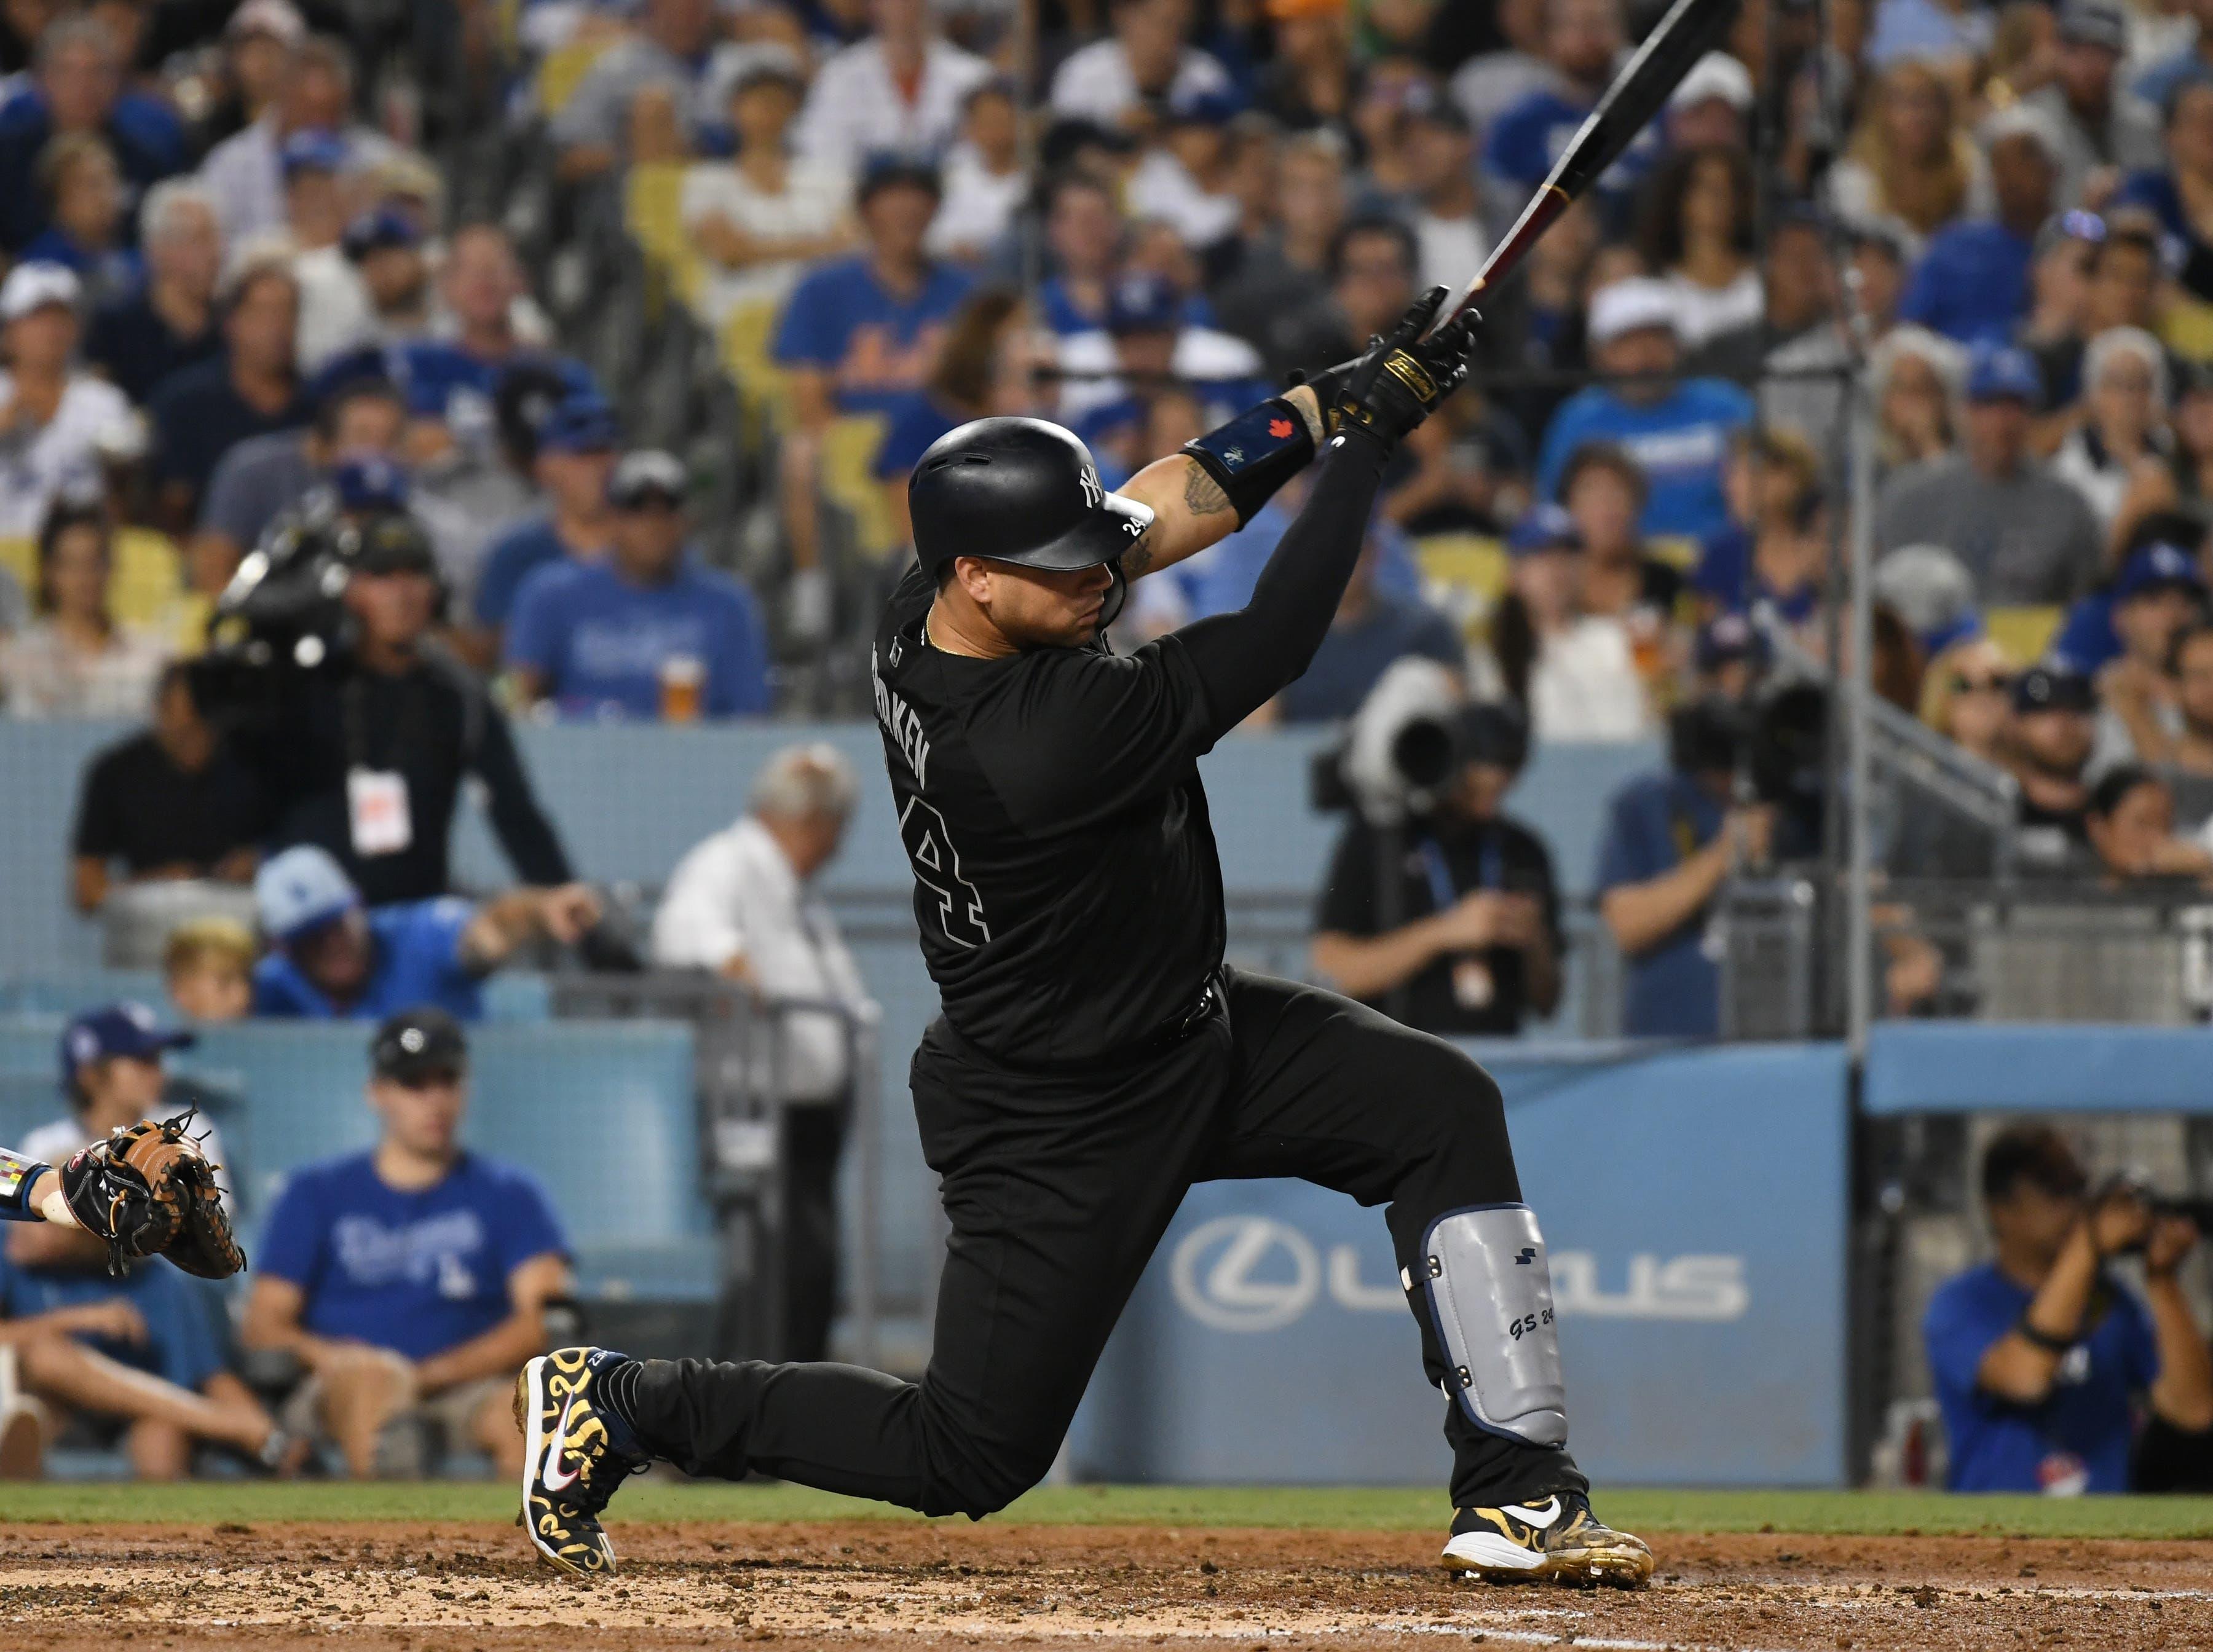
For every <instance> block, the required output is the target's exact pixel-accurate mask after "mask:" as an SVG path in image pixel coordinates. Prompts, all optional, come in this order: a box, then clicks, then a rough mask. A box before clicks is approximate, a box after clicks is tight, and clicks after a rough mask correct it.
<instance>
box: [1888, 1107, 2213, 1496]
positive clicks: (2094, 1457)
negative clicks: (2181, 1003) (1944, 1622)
mask: <svg viewBox="0 0 2213 1652" xmlns="http://www.w3.org/2000/svg"><path fill="white" fill-rule="evenodd" d="M2089 1188H2090V1183H2089V1178H2088V1175H2087V1174H2086V1173H2084V1171H2083V1168H2082V1161H2081V1160H2079V1159H2078V1158H2076V1155H2075V1151H2074V1149H2072V1148H2071V1147H2070V1146H2069V1145H2068V1143H2067V1141H2066V1138H2065V1137H2063V1136H2061V1135H2060V1134H2059V1132H2058V1131H2056V1130H2054V1129H2052V1128H2051V1126H2050V1125H2035V1124H2024V1125H2014V1126H2012V1127H2011V1128H2010V1129H2008V1130H2005V1131H2001V1132H2000V1133H1999V1134H1998V1135H1997V1137H1994V1138H1992V1140H1991V1142H1990V1146H1989V1147H1988V1148H1987V1149H1985V1150H1984V1154H1983V1167H1982V1192H1983V1205H1984V1213H1985V1215H1986V1216H1987V1217H1988V1220H1989V1222H1990V1237H1991V1239H1992V1241H1994V1243H1995V1246H1996V1250H1997V1254H1996V1255H1995V1256H1994V1257H1992V1259H1990V1261H1988V1262H1984V1263H1983V1264H1982V1265H1979V1266H1977V1267H1973V1268H1970V1269H1969V1270H1967V1271H1966V1272H1965V1273H1963V1274H1960V1276H1959V1277H1956V1278H1954V1279H1952V1280H1950V1281H1948V1282H1947V1283H1945V1284H1944V1285H1943V1286H1942V1287H1941V1288H1939V1289H1938V1290H1937V1292H1936V1295H1935V1296H1934V1297H1933V1298H1931V1299H1930V1303H1929V1311H1928V1314H1927V1315H1926V1317H1925V1318H1924V1320H1923V1325H1922V1330H1923V1339H1924V1340H1925V1342H1926V1344H1927V1345H1928V1349H1929V1364H1930V1373H1931V1375H1932V1376H1933V1377H1934V1379H1935V1381H1936V1399H1937V1403H1938V1404H1939V1405H1941V1406H1942V1408H1943V1413H1944V1429H1945V1434H1946V1436H1947V1438H1948V1442H1949V1446H1950V1452H1951V1458H1950V1469H1949V1471H1948V1476H1947V1484H1948V1486H1949V1487H1950V1489H1951V1490H1954V1491H2041V1492H2045V1493H2053V1492H2060V1493H2064V1492H2071V1491H2125V1490H2129V1488H2130V1468H2129V1464H2130V1454H2131V1443H2132V1441H2133V1440H2134V1436H2135V1435H2136V1431H2137V1430H2136V1416H2135V1401H2136V1399H2137V1396H2139V1395H2141V1396H2143V1399H2145V1401H2146V1402H2147V1405H2148V1409H2149V1419H2148V1421H2149V1426H2148V1427H2147V1429H2146V1431H2145V1438H2144V1446H2145V1448H2146V1449H2145V1451H2144V1452H2143V1454H2142V1457H2141V1460H2140V1466H2139V1478H2149V1477H2152V1476H2155V1477H2158V1478H2161V1480H2162V1481H2164V1480H2165V1479H2167V1478H2168V1476H2167V1472H2166V1471H2167V1470H2169V1469H2171V1467H2172V1466H2173V1463H2172V1462H2171V1461H2168V1460H2162V1459H2163V1458H2165V1457H2169V1456H2172V1455H2174V1454H2179V1452H2180V1451H2182V1450H2187V1449H2190V1448H2191V1447H2192V1445H2193V1444H2194V1445H2195V1448H2196V1450H2197V1452H2198V1454H2199V1455H2200V1456H2201V1457H2202V1455H2203V1450H2204V1442H2203V1440H2202V1438H2201V1439H2199V1440H2198V1441H2196V1442H2192V1439H2191V1436H2204V1434H2205V1432H2206V1431H2207V1430H2208V1429H2213V1356H2209V1354H2208V1350H2207V1346H2206V1340H2205V1337H2204V1333H2203V1332H2200V1331H2199V1329H2198V1324H2197V1321H2196V1320H2195V1319H2194V1318H2193V1317H2192V1314H2191V1310H2190V1303H2189V1301H2188V1298H2187V1297H2186V1295H2185V1294H2184V1292H2183V1289H2182V1287H2181V1284H2180V1283H2179V1280H2178V1278H2177V1271H2178V1270H2179V1268H2180V1266H2181V1265H2182V1262H2183V1259H2185V1258H2186V1257H2187V1256H2188V1255H2189V1253H2190V1252H2191V1250H2192V1247H2194V1246H2196V1244H2197V1243H2198V1227H2197V1224H2196V1223H2195V1222H2193V1221H2192V1219H2191V1218H2190V1216H2188V1215H2186V1214H2184V1213H2183V1212H2181V1211H2179V1210H2173V1209H2162V1208H2161V1207H2160V1206H2159V1205H2158V1204H2155V1202H2154V1201H2153V1200H2152V1199H2150V1198H2148V1197H2147V1196H2146V1194H2145V1193H2144V1192H2143V1189H2142V1188H2141V1187H2138V1186H2134V1185H2132V1184H2130V1183H2127V1182H2117V1183H2114V1184H2112V1185H2111V1186H2108V1187H2106V1189H2105V1190H2104V1191H2103V1192H2100V1193H2098V1194H2097V1195H2095V1196H2093V1195H2092V1194H2091V1192H2090V1191H2089ZM2130 1255H2137V1256H2140V1257H2141V1258H2142V1259H2143V1277H2144V1289H2143V1296H2142V1297H2141V1298H2139V1297H2138V1296H2137V1294H2136V1293H2135V1292H2133V1291H2131V1290H2130V1289H2128V1288H2127V1287H2126V1286H2125V1285H2123V1284H2122V1283H2120V1282H2119V1280H2117V1279H2115V1278H2114V1277H2112V1273H2111V1272H2110V1271H2109V1266H2110V1265H2111V1264H2112V1263H2113V1262H2114V1261H2115V1260H2117V1259H2119V1258H2121V1257H2124V1256H2130ZM2162 1438H2163V1439H2164V1440H2165V1441H2166V1442H2167V1447H2166V1448H2165V1450H2164V1451H2162V1450H2161V1448H2160V1446H2159V1444H2158V1442H2159V1441H2160V1440H2161V1439H2162ZM2147 1471H2149V1476H2148V1475H2147V1473H2146V1472H2147Z"/></svg>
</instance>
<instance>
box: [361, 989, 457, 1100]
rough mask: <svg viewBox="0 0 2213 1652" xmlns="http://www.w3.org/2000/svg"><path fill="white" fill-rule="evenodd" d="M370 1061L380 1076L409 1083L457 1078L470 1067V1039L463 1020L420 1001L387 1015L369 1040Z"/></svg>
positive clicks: (374, 1070) (411, 1084)
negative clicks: (462, 1024) (463, 1029)
mask: <svg viewBox="0 0 2213 1652" xmlns="http://www.w3.org/2000/svg"><path fill="white" fill-rule="evenodd" d="M468 1066H469V1039H468V1034H467V1033H465V1032H463V1031H462V1029H461V1024H460V1022H459V1021H455V1020H454V1018H453V1016H451V1015H448V1014H447V1013H446V1011H444V1010H442V1009H439V1008H438V1007H437V1006H436V1004H418V1005H417V1006H416V1007H415V1008H414V1009H403V1010H401V1011H400V1012H399V1014H398V1015H392V1016H389V1017H387V1019H386V1020H385V1021H384V1023H383V1024H382V1025H381V1026H380V1027H378V1028H377V1029H376V1034H375V1037H373V1038H372V1039H369V1068H370V1070H371V1071H373V1072H375V1075H376V1076H378V1077H379V1078H388V1079H391V1080H393V1082H397V1083H400V1084H405V1085H408V1086H411V1087H412V1086H415V1085H419V1084H421V1083H422V1082H424V1081H425V1080H427V1079H432V1078H456V1077H459V1076H460V1075H461V1074H463V1073H465V1072H466V1071H467V1070H468Z"/></svg>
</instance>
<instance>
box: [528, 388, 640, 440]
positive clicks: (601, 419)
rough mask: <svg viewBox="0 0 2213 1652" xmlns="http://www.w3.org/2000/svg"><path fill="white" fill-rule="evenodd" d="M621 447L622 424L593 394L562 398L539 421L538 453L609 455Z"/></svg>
mask: <svg viewBox="0 0 2213 1652" xmlns="http://www.w3.org/2000/svg"><path fill="white" fill-rule="evenodd" d="M621 446H622V421H621V420H619V418H616V417H615V410H614V407H613V404H611V403H610V402H609V401H608V400H607V398H606V397H605V396H602V395H600V393H598V392H597V391H593V390H582V391H578V392H576V393H574V394H572V395H567V396H564V397H563V398H562V399H560V400H558V401H557V402H555V403H554V404H553V405H552V406H551V407H549V408H547V409H546V417H545V418H543V419H541V420H540V421H539V425H538V450H539V452H540V453H613V451H614V450H615V449H616V448H619V447H621Z"/></svg>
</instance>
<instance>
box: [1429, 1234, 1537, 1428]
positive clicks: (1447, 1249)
mask: <svg viewBox="0 0 2213 1652" xmlns="http://www.w3.org/2000/svg"><path fill="white" fill-rule="evenodd" d="M1422 1258H1423V1266H1424V1270H1425V1271H1426V1273H1427V1275H1428V1277H1427V1278H1426V1279H1425V1280H1424V1283H1425V1284H1427V1286H1428V1287H1429V1293H1430V1311H1431V1312H1432V1313H1433V1314H1435V1315H1436V1326H1437V1336H1438V1338H1439V1340H1441V1341H1442V1343H1443V1344H1444V1346H1445V1356H1446V1357H1447V1358H1448V1359H1449V1360H1450V1361H1451V1362H1452V1372H1451V1375H1450V1378H1449V1381H1450V1382H1451V1384H1452V1386H1453V1391H1454V1397H1455V1398H1457V1399H1459V1401H1460V1405H1462V1406H1463V1407H1464V1408H1465V1409H1466V1412H1467V1415H1468V1417H1469V1419H1470V1420H1471V1421H1472V1422H1473V1423H1475V1424H1476V1425H1477V1426H1478V1428H1483V1429H1489V1430H1490V1431H1491V1433H1493V1434H1507V1435H1512V1436H1515V1438H1517V1439H1521V1440H1526V1441H1527V1442H1529V1443H1530V1444H1531V1445H1534V1446H1557V1445H1561V1444H1564V1442H1566V1440H1567V1437H1568V1399H1567V1391H1566V1388H1565V1387H1564V1385H1563V1384H1562V1382H1561V1381H1560V1343H1559V1337H1558V1331H1557V1329H1556V1327H1555V1326H1553V1323H1552V1270H1551V1269H1550V1268H1549V1267H1548V1266H1546V1265H1545V1241H1544V1236H1543V1235H1542V1234H1539V1232H1538V1231H1537V1217H1536V1215H1535V1213H1534V1212H1533V1211H1532V1210H1530V1209H1529V1207H1528V1206H1527V1205H1526V1204H1488V1205H1483V1206H1480V1207H1478V1208H1477V1209H1475V1210H1454V1211H1453V1212H1452V1213H1451V1214H1449V1215H1448V1216H1440V1217H1438V1218H1437V1220H1436V1221H1435V1222H1432V1223H1430V1230H1429V1232H1428V1233H1427V1234H1424V1236H1423V1241H1422Z"/></svg>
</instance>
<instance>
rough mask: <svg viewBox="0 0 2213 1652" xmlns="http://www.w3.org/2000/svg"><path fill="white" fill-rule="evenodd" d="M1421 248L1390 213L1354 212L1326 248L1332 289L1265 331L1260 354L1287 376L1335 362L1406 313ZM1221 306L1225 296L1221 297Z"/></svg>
mask: <svg viewBox="0 0 2213 1652" xmlns="http://www.w3.org/2000/svg"><path fill="white" fill-rule="evenodd" d="M1420 259H1421V248H1420V247H1419V246H1418V245H1417V243H1416V242H1415V240H1414V232H1413V231H1412V230H1411V229H1408V228H1407V227H1406V226H1405V223H1401V222H1400V221H1399V219H1397V218H1393V217H1362V218H1355V219H1353V220H1352V221H1351V222H1350V223H1347V224H1346V225H1345V226H1344V229H1340V230H1338V232H1337V239H1336V241H1334V242H1332V244H1331V247H1330V250H1329V282H1330V284H1329V290H1328V291H1327V292H1326V293H1323V294H1320V295H1319V296H1317V297H1315V298H1314V300H1313V301H1312V302H1309V303H1308V305H1307V306H1306V308H1304V309H1302V310H1295V311H1292V312H1289V313H1288V314H1284V315H1283V316H1282V317H1281V318H1280V319H1279V320H1277V322H1276V323H1275V325H1274V326H1271V327H1270V328H1269V329H1267V331H1266V332H1265V335H1264V338H1263V343H1262V351H1263V354H1264V355H1265V353H1266V352H1267V351H1281V352H1282V354H1281V356H1280V357H1271V358H1269V359H1268V361H1267V363H1266V366H1267V370H1268V372H1269V373H1270V375H1271V376H1282V377H1288V376H1289V375H1290V374H1292V373H1294V372H1298V371H1302V370H1311V369H1314V368H1317V367H1324V366H1327V365H1328V364H1329V363H1332V362H1340V361H1344V360H1346V359H1347V358H1349V357H1352V356H1356V355H1357V354H1358V353H1359V351H1360V348H1361V345H1362V344H1364V343H1365V342H1366V341H1367V340H1368V339H1369V338H1372V337H1374V336H1375V335H1376V334H1378V333H1382V332H1389V331H1390V328H1391V325H1392V323H1393V322H1394V321H1395V320H1397V319H1398V318H1399V316H1400V315H1402V314H1405V308H1406V306H1407V305H1409V304H1411V302H1413V301H1414V271H1415V268H1416V266H1417V264H1418V263H1419V261H1420ZM1222 302H1223V304H1224V306H1225V307H1226V306H1227V305H1228V303H1229V302H1230V300H1229V298H1228V296H1227V295H1225V296H1224V298H1223V301H1222Z"/></svg>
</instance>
